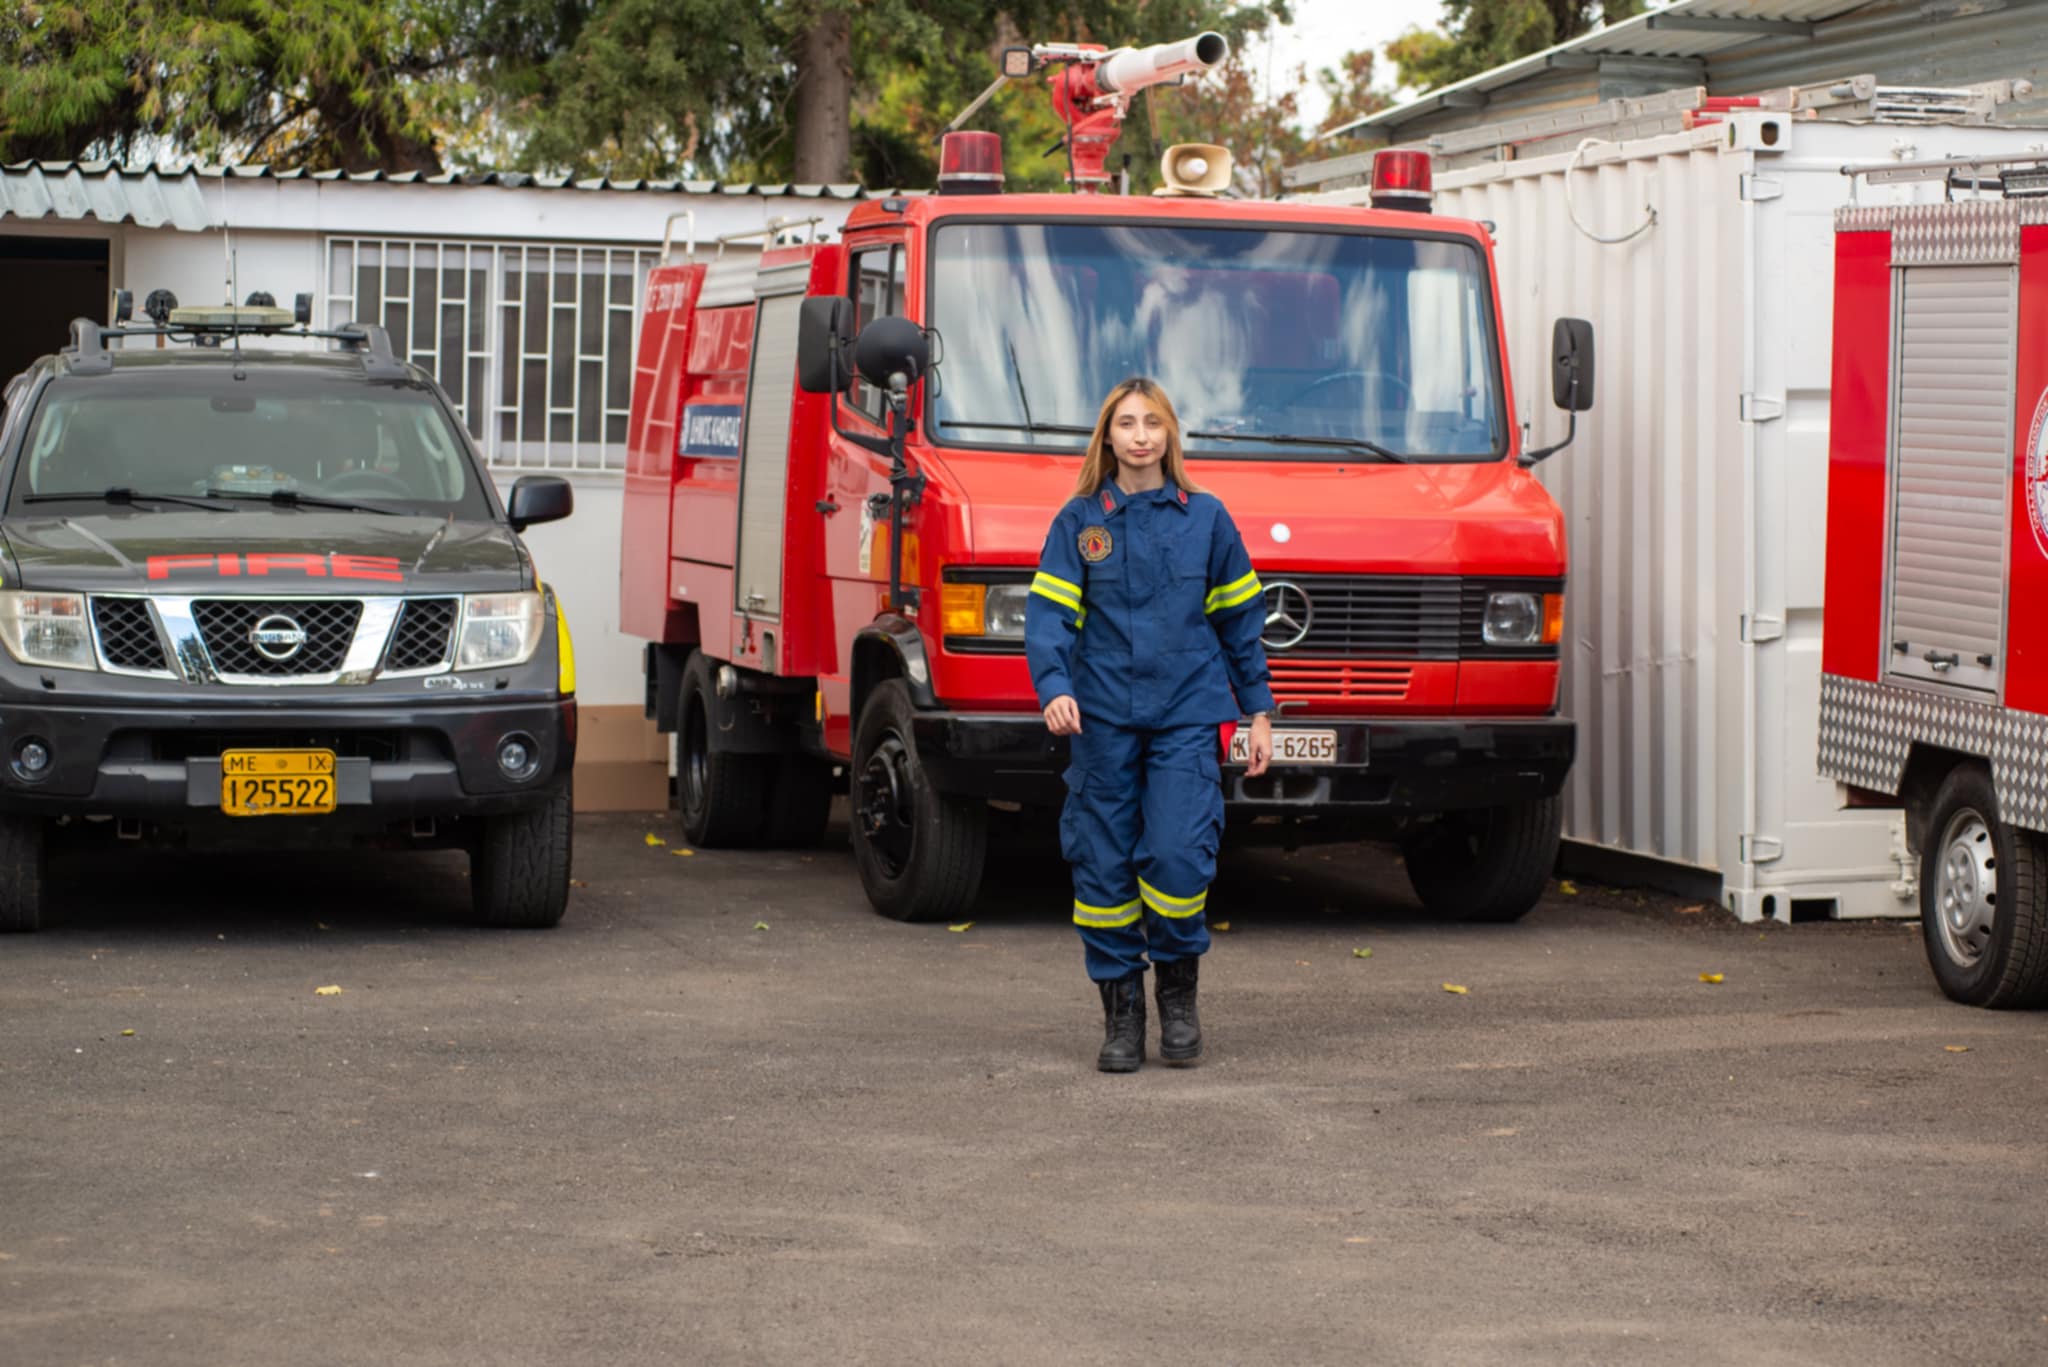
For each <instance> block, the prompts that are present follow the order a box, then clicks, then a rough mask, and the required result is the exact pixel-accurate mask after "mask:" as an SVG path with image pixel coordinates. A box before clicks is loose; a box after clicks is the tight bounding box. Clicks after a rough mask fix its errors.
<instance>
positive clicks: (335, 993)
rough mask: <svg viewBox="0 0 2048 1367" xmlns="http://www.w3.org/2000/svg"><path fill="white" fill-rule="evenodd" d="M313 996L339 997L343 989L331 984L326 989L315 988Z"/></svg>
mask: <svg viewBox="0 0 2048 1367" xmlns="http://www.w3.org/2000/svg"><path fill="white" fill-rule="evenodd" d="M313 995H314V996H316V997H339V996H340V995H341V989H340V988H338V987H336V986H334V985H333V984H331V983H330V984H329V985H327V986H326V987H316V988H314V989H313Z"/></svg>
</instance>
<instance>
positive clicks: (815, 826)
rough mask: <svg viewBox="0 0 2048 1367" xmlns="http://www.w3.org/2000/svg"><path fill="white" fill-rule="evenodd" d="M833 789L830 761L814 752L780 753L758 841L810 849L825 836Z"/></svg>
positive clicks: (780, 846) (797, 848)
mask: <svg viewBox="0 0 2048 1367" xmlns="http://www.w3.org/2000/svg"><path fill="white" fill-rule="evenodd" d="M836 793H837V786H836V785H835V784H834V783H833V781H832V765H831V763H830V761H828V760H822V759H819V758H818V757H817V756H815V755H782V756H780V757H779V762H778V763H777V764H776V766H775V776H774V778H773V779H772V780H770V782H769V785H768V812H767V821H766V824H765V825H763V827H762V830H761V843H762V844H764V845H767V846H769V847H770V848H772V849H780V850H807V849H810V848H811V847H812V846H814V845H816V844H817V843H818V841H819V840H821V839H823V838H824V835H825V823H826V822H827V821H828V820H829V819H830V818H831V816H832V799H833V797H834V796H835V794H836Z"/></svg>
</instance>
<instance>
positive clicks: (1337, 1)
mask: <svg viewBox="0 0 2048 1367" xmlns="http://www.w3.org/2000/svg"><path fill="white" fill-rule="evenodd" d="M1443 11H1444V7H1443V4H1442V3H1441V0H1294V22H1293V23H1292V24H1289V25H1288V26H1286V27H1285V28H1282V29H1280V30H1278V31H1277V32H1276V34H1275V35H1274V41H1273V43H1272V44H1271V49H1272V50H1271V53H1270V56H1271V58H1272V71H1273V81H1274V83H1275V84H1276V85H1278V84H1279V83H1281V82H1283V81H1286V80H1288V79H1290V77H1291V73H1292V72H1293V70H1294V68H1295V66H1296V65H1298V64H1306V65H1307V66H1308V69H1309V82H1308V84H1307V85H1306V86H1305V87H1303V89H1302V92H1301V112H1302V122H1303V123H1305V124H1306V125H1307V126H1308V127H1310V128H1314V127H1315V126H1316V125H1317V124H1318V123H1320V122H1322V118H1323V114H1324V112H1325V111H1326V110H1327V109H1328V108H1329V102H1328V101H1326V100H1325V99H1324V98H1323V94H1322V91H1320V90H1318V89H1317V88H1316V85H1315V72H1316V69H1317V68H1318V67H1323V66H1334V65H1336V62H1337V59H1338V58H1340V57H1342V56H1343V55H1344V54H1345V53H1347V52H1355V51H1357V50H1358V49H1360V48H1364V47H1370V48H1372V49H1374V50H1375V51H1377V50H1378V49H1380V48H1383V47H1385V46H1386V45H1387V43H1388V41H1389V40H1391V39H1394V38H1397V37H1399V36H1400V35H1401V34H1403V33H1405V32H1407V31H1408V30H1409V29H1410V28H1414V27H1418V26H1419V27H1422V28H1434V27H1435V26H1436V25H1437V23H1438V21H1440V20H1441V19H1442V18H1443ZM1268 55H1269V54H1268V53H1266V52H1264V51H1261V52H1259V53H1258V57H1259V59H1260V60H1259V69H1260V70H1262V71H1263V70H1264V69H1265V65H1266V63H1265V58H1266V57H1267V56H1268ZM1380 67H1381V70H1380V72H1379V74H1378V80H1379V82H1380V84H1381V85H1385V84H1386V83H1387V81H1389V80H1390V79H1391V78H1392V72H1391V71H1390V70H1388V69H1387V63H1386V59H1385V58H1381V59H1380Z"/></svg>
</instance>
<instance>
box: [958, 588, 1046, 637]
mask: <svg viewBox="0 0 2048 1367" xmlns="http://www.w3.org/2000/svg"><path fill="white" fill-rule="evenodd" d="M1030 592H1031V586H1030V585H1029V584H979V583H977V584H958V583H949V584H941V585H940V586H939V622H940V630H941V631H943V632H944V634H946V635H948V636H981V637H986V638H988V639H990V640H998V641H1021V640H1023V639H1024V603H1025V600H1026V599H1027V598H1028V597H1029V595H1030Z"/></svg>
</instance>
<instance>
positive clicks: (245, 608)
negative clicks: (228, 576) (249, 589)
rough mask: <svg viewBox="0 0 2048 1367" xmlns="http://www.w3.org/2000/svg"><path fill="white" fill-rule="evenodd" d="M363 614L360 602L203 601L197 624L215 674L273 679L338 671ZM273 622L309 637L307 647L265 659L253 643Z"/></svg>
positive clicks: (197, 604) (194, 607)
mask: <svg viewBox="0 0 2048 1367" xmlns="http://www.w3.org/2000/svg"><path fill="white" fill-rule="evenodd" d="M362 615H363V605H362V604H361V603H359V602H357V601H355V600H354V599H323V598H277V599H260V598H227V599H206V598H202V599H199V600H198V601H196V602H194V603H193V604H192V617H193V620H194V621H196V622H197V623H198V625H199V635H200V637H201V639H202V640H204V641H205V642H206V653H207V654H208V655H210V656H212V657H213V666H214V669H215V670H217V671H218V672H219V673H221V674H224V675H244V676H250V675H254V676H260V677H270V678H290V677H292V676H294V675H301V674H332V673H335V672H336V671H338V670H339V669H340V668H341V664H342V661H343V660H345V659H346V658H347V657H348V648H349V644H350V642H352V641H354V640H355V635H356V623H357V622H358V621H360V620H361V618H362ZM273 618H277V619H282V622H283V623H288V624H289V625H291V626H295V627H297V628H298V629H299V630H300V631H303V632H304V633H305V634H306V639H305V643H304V644H303V645H301V646H300V647H299V648H298V649H297V650H296V651H293V652H292V653H291V654H290V655H289V656H287V657H286V658H284V659H274V658H272V657H271V656H269V655H265V654H264V653H263V652H262V651H260V650H258V649H257V648H256V644H255V642H254V641H253V640H251V639H250V634H251V633H252V632H253V631H254V630H255V629H256V628H257V626H258V625H259V624H261V623H264V622H267V621H269V620H270V619H273ZM275 653H276V650H275V649H273V654H275Z"/></svg>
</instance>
